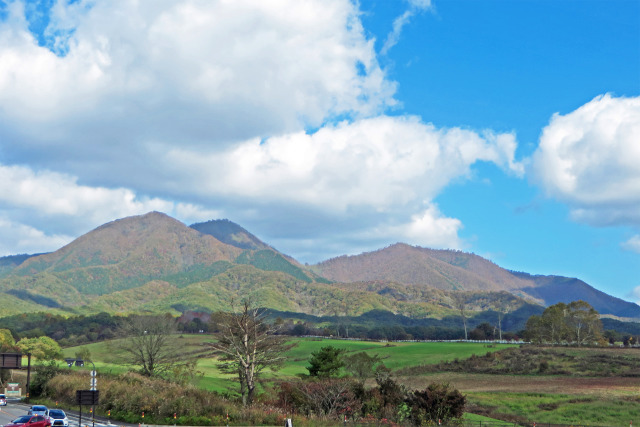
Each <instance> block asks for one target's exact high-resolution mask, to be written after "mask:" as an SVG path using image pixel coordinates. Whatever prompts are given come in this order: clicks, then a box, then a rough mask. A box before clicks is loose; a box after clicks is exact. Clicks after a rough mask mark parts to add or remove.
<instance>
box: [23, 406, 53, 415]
mask: <svg viewBox="0 0 640 427" xmlns="http://www.w3.org/2000/svg"><path fill="white" fill-rule="evenodd" d="M28 414H29V415H42V416H43V417H45V418H47V417H48V416H49V408H47V407H46V406H44V405H33V406H32V407H31V408H29V412H28Z"/></svg>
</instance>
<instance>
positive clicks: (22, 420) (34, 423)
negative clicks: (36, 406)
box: [4, 415, 51, 427]
mask: <svg viewBox="0 0 640 427" xmlns="http://www.w3.org/2000/svg"><path fill="white" fill-rule="evenodd" d="M25 424H26V425H28V427H51V422H50V421H49V419H48V418H47V417H45V416H44V415H23V416H21V417H18V418H16V419H15V420H13V421H11V422H10V423H9V424H5V425H4V427H24V426H25Z"/></svg>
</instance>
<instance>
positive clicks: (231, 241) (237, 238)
mask: <svg viewBox="0 0 640 427" xmlns="http://www.w3.org/2000/svg"><path fill="white" fill-rule="evenodd" d="M190 227H191V228H193V229H194V230H197V231H199V232H200V233H203V234H208V235H210V236H213V237H215V238H216V239H218V240H220V241H221V242H222V243H226V244H227V245H231V246H235V247H237V248H240V249H249V250H262V249H273V248H271V247H270V246H269V245H267V244H266V243H264V242H263V241H261V240H260V239H258V238H257V237H256V236H254V235H253V234H251V233H249V232H248V231H247V230H245V229H244V228H242V227H240V226H239V225H238V224H236V223H234V222H231V221H229V220H228V219H214V220H211V221H207V222H199V223H196V224H191V225H190Z"/></svg>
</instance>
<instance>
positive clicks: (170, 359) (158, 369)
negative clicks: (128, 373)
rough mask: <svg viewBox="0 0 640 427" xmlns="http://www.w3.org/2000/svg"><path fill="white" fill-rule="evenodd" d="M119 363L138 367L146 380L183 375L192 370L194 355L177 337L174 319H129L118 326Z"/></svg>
mask: <svg viewBox="0 0 640 427" xmlns="http://www.w3.org/2000/svg"><path fill="white" fill-rule="evenodd" d="M119 332H120V334H121V336H122V337H123V338H122V339H121V340H120V341H119V342H118V343H117V344H116V346H117V348H118V349H119V350H120V353H121V360H120V361H121V362H122V363H125V364H128V365H133V366H138V367H139V368H140V373H141V374H143V375H146V376H149V377H153V376H156V377H171V376H172V375H173V374H179V375H184V372H185V370H191V371H193V369H194V368H195V360H196V359H195V357H194V356H195V355H194V354H190V353H189V352H187V351H185V349H184V344H183V343H182V342H181V341H180V340H179V339H178V337H177V328H176V320H175V319H174V318H173V317H171V316H170V315H166V316H130V317H128V318H127V319H125V320H124V321H123V322H122V324H121V326H120V331H119Z"/></svg>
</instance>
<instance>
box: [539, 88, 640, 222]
mask: <svg viewBox="0 0 640 427" xmlns="http://www.w3.org/2000/svg"><path fill="white" fill-rule="evenodd" d="M638 165H640V97H628V98H625V97H614V96H612V95H609V94H606V95H602V96H598V97H596V98H594V99H593V100H592V101H590V102H588V103H587V104H585V105H583V106H581V107H580V108H578V109H577V110H575V111H572V112H570V113H568V114H566V115H560V114H555V115H554V116H553V117H552V118H551V121H550V122H549V125H547V126H546V127H545V128H544V130H543V132H542V136H541V138H540V144H539V147H538V149H537V150H536V152H535V153H534V155H533V159H532V172H533V174H534V179H535V180H536V181H537V182H538V183H539V184H540V185H541V186H542V188H543V189H544V190H545V191H546V192H547V194H548V195H549V196H551V197H554V198H557V199H558V200H561V201H563V202H565V203H567V204H568V205H569V206H570V207H571V215H572V217H573V218H574V219H575V220H578V221H582V222H586V223H589V224H593V225H598V226H603V225H632V226H640V167H638Z"/></svg>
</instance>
